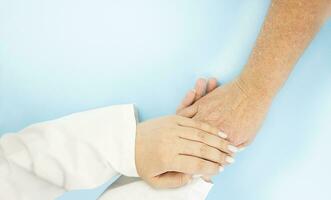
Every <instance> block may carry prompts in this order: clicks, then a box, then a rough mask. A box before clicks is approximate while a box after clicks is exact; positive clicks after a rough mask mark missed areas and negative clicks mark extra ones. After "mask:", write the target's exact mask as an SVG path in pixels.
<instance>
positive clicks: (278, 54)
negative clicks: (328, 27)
mask: <svg viewBox="0 0 331 200" xmlns="http://www.w3.org/2000/svg"><path fill="white" fill-rule="evenodd" d="M330 4H331V1H330V0H314V1H312V0H273V1H272V4H271V6H270V8H269V13H268V16H267V17H266V19H265V22H264V25H263V27H262V29H261V32H260V35H259V37H258V39H257V41H256V44H255V47H254V49H253V51H252V54H251V56H250V58H249V60H248V62H247V65H246V67H245V68H244V70H243V72H242V73H241V75H240V76H239V79H238V80H239V82H240V83H241V84H240V85H241V87H243V89H245V90H246V91H247V92H251V91H254V92H256V91H258V92H259V94H262V95H265V96H267V97H272V96H274V95H275V94H276V93H277V91H278V90H279V89H280V88H281V87H282V85H283V84H284V82H285V81H286V80H287V78H288V76H289V74H290V72H291V70H292V68H293V67H294V65H295V63H296V62H297V60H298V59H299V57H300V55H301V54H302V53H303V51H304V50H305V49H306V47H307V46H308V45H309V43H310V41H311V40H312V39H313V38H314V36H315V34H316V33H317V32H318V30H319V29H320V27H321V26H322V24H323V23H324V21H325V19H326V18H327V16H328V15H329V12H330Z"/></svg>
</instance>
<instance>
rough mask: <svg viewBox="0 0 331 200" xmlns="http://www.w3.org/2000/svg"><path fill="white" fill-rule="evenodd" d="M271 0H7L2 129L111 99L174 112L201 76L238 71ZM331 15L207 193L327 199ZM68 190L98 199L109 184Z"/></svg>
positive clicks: (212, 198)
mask: <svg viewBox="0 0 331 200" xmlns="http://www.w3.org/2000/svg"><path fill="white" fill-rule="evenodd" d="M268 5H269V1H268V0H250V1H244V0H233V1H226V0H205V1H192V0H183V1H155V0H140V1H128V0H121V1H116V0H112V1H109V0H93V1H92V0H57V1H50V0H48V1H45V0H28V1H27V0H0V133H6V132H9V131H17V130H19V129H21V128H23V127H25V126H27V125H29V124H31V123H34V122H39V121H44V120H49V119H54V118H57V117H60V116H63V115H66V114H69V113H72V112H76V111H82V110H87V109H91V108H96V107H102V106H106V105H111V104H120V103H130V102H132V103H136V105H137V106H138V108H139V111H140V114H141V116H142V119H148V118H151V117H156V116H160V115H165V114H170V113H173V112H174V110H175V107H176V105H177V104H178V102H179V101H180V99H181V98H182V96H183V95H184V93H185V92H186V91H187V90H188V89H190V88H191V87H192V86H193V83H194V81H195V79H196V78H197V77H200V76H216V77H218V78H219V79H220V81H221V82H226V81H229V80H231V79H232V78H233V77H234V76H235V75H236V74H238V73H239V71H240V70H241V68H242V66H243V65H244V63H245V61H246V59H247V57H248V55H249V52H250V50H251V48H252V46H253V44H254V41H255V38H256V36H257V34H258V32H259V27H260V25H261V23H262V22H263V18H264V16H265V14H266V11H267V7H268ZM330 86H331V23H330V22H329V23H328V24H327V25H326V26H324V27H323V29H322V30H321V32H320V33H319V34H318V36H317V38H316V39H315V40H314V41H313V43H312V44H311V46H310V48H309V49H308V50H307V51H306V53H305V55H304V56H303V57H302V59H301V60H300V62H299V63H298V65H297V67H296V69H295V71H294V72H293V74H292V76H291V77H290V80H289V81H288V83H287V85H286V86H285V88H284V89H283V90H282V92H281V93H280V94H279V95H278V96H277V98H276V100H275V102H274V104H273V107H272V109H271V112H270V114H269V116H268V118H267V121H266V123H265V125H264V127H263V129H262V131H261V132H260V134H259V137H258V138H257V139H256V142H255V143H254V144H253V145H252V146H251V147H249V148H248V149H247V150H246V151H244V152H242V153H241V155H239V156H238V157H237V162H236V163H235V164H234V165H233V166H231V167H229V168H227V169H226V171H225V172H224V173H223V174H221V175H220V176H218V177H217V178H215V183H216V185H215V187H214V188H213V190H212V192H211V193H210V195H209V198H208V199H209V200H216V199H232V200H239V199H240V200H242V199H246V200H266V199H267V200H276V199H277V200H279V199H283V200H292V199H301V200H311V199H319V200H330V199H331V192H330V183H329V180H330V179H331V172H330V169H331V156H330V152H331V146H330V140H331V134H330V130H331V123H330V121H331V103H330V102H331V90H330ZM104 187H105V186H104ZM104 187H103V188H99V189H97V190H92V191H80V192H72V193H69V194H67V195H65V196H64V197H62V198H60V199H61V200H69V199H80V200H93V199H96V197H97V196H98V194H100V192H101V191H102V190H103V189H104Z"/></svg>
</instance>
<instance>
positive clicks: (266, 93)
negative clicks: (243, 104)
mask: <svg viewBox="0 0 331 200" xmlns="http://www.w3.org/2000/svg"><path fill="white" fill-rule="evenodd" d="M234 83H235V84H236V85H237V87H238V88H239V89H240V90H241V91H242V93H243V94H244V95H245V96H246V97H249V98H252V99H257V100H259V101H269V102H270V101H272V99H273V97H274V96H275V95H276V93H277V90H276V89H273V88H270V87H269V88H268V87H267V85H266V84H263V83H262V81H261V82H260V81H259V80H258V79H255V78H251V77H248V76H245V75H240V76H239V77H237V78H236V79H235V80H234Z"/></svg>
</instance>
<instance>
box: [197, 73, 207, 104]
mask: <svg viewBox="0 0 331 200" xmlns="http://www.w3.org/2000/svg"><path fill="white" fill-rule="evenodd" d="M195 90H196V96H195V101H197V100H198V99H200V98H201V97H203V96H205V94H206V91H207V81H206V80H205V79H203V78H199V79H198V80H197V82H196V84H195Z"/></svg>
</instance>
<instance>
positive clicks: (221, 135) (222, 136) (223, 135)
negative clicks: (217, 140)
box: [218, 131, 228, 139]
mask: <svg viewBox="0 0 331 200" xmlns="http://www.w3.org/2000/svg"><path fill="white" fill-rule="evenodd" d="M218 136H220V137H221V138H223V139H225V138H227V137H228V136H227V135H226V134H225V133H224V132H223V131H220V132H218Z"/></svg>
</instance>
